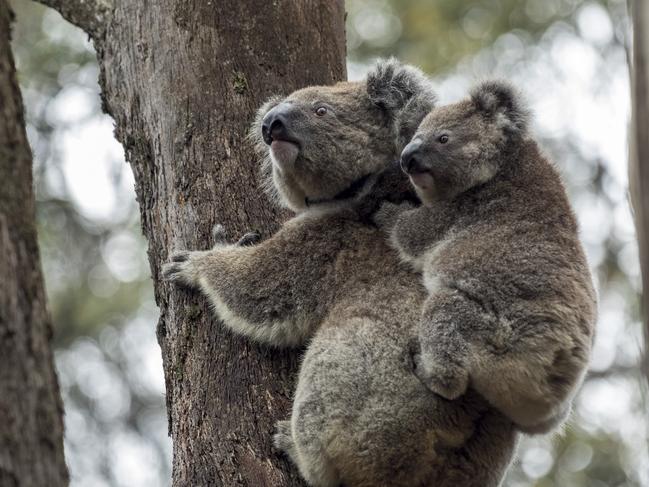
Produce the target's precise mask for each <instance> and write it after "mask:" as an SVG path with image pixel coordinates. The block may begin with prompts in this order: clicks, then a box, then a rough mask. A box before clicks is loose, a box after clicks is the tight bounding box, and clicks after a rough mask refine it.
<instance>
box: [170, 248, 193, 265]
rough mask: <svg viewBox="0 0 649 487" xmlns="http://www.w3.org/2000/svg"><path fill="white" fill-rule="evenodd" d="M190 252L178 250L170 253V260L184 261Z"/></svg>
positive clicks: (187, 258)
mask: <svg viewBox="0 0 649 487" xmlns="http://www.w3.org/2000/svg"><path fill="white" fill-rule="evenodd" d="M190 253H191V252H189V251H188V250H178V251H176V252H174V253H173V254H171V261H172V262H185V261H186V260H189V255H190Z"/></svg>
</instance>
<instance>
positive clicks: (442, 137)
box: [437, 134, 448, 144]
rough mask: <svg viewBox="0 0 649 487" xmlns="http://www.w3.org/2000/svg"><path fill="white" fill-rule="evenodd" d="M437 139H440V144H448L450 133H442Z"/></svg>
mask: <svg viewBox="0 0 649 487" xmlns="http://www.w3.org/2000/svg"><path fill="white" fill-rule="evenodd" d="M437 140H439V143H440V144H446V143H447V142H448V135H446V134H443V135H440V136H439V139H437Z"/></svg>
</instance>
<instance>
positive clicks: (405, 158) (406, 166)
mask: <svg viewBox="0 0 649 487" xmlns="http://www.w3.org/2000/svg"><path fill="white" fill-rule="evenodd" d="M420 149H421V141H418V140H413V141H412V142H410V143H409V144H408V145H407V146H406V147H405V148H404V149H403V152H401V161H400V165H401V170H402V171H403V172H406V173H411V172H418V171H421V169H422V168H421V165H420V160H419V158H420Z"/></svg>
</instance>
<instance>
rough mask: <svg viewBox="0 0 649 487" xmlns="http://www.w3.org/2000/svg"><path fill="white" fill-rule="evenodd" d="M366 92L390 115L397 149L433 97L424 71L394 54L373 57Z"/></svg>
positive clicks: (418, 121)
mask: <svg viewBox="0 0 649 487" xmlns="http://www.w3.org/2000/svg"><path fill="white" fill-rule="evenodd" d="M367 94H368V96H369V99H370V101H371V102H372V103H374V104H375V105H377V106H379V107H381V108H383V109H384V110H386V111H387V112H388V113H389V114H390V115H391V117H392V118H393V120H394V124H395V131H396V137H397V142H396V144H397V148H398V149H399V150H401V149H402V148H403V147H404V146H405V145H406V144H407V143H408V142H409V141H410V139H411V138H412V136H413V135H414V133H415V131H416V130H417V127H418V126H419V123H420V122H421V121H422V120H423V119H424V117H425V116H426V115H427V114H428V113H429V112H430V111H431V110H432V109H433V107H434V106H435V102H436V101H437V97H436V95H435V91H434V90H433V86H432V84H431V82H430V81H429V79H428V78H427V77H426V76H425V75H424V73H422V72H421V71H420V70H419V69H417V68H415V67H414V66H409V65H407V64H402V63H400V62H399V61H397V60H396V59H394V58H391V59H387V60H379V61H377V63H376V65H375V66H374V68H373V69H372V70H371V71H370V72H369V73H368V75H367Z"/></svg>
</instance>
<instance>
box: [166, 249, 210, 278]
mask: <svg viewBox="0 0 649 487" xmlns="http://www.w3.org/2000/svg"><path fill="white" fill-rule="evenodd" d="M201 254H203V252H192V251H189V250H179V251H176V252H173V253H172V254H171V255H170V256H169V258H170V260H171V262H167V263H165V264H162V277H163V279H165V280H167V281H170V282H175V283H178V284H181V285H185V286H188V287H196V286H197V285H198V274H197V267H196V263H197V259H198V258H199V256H200V255H201Z"/></svg>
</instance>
